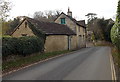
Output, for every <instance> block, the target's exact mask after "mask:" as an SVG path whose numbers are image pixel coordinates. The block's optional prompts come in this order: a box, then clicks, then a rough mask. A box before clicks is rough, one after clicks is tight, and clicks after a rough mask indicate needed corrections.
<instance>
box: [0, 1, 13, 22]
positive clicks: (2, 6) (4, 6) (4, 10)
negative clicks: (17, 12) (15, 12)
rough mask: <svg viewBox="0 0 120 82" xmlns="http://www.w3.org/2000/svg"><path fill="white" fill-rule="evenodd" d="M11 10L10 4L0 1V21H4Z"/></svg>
mask: <svg viewBox="0 0 120 82" xmlns="http://www.w3.org/2000/svg"><path fill="white" fill-rule="evenodd" d="M10 10H11V2H9V1H6V0H0V19H2V20H6V18H7V17H8V16H9V12H10Z"/></svg>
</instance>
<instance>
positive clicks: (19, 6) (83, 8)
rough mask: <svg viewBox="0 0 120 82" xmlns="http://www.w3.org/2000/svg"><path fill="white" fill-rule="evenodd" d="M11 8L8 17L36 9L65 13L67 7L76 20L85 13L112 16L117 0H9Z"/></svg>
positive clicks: (81, 17)
mask: <svg viewBox="0 0 120 82" xmlns="http://www.w3.org/2000/svg"><path fill="white" fill-rule="evenodd" d="M9 1H10V2H12V10H11V11H10V17H9V18H11V19H12V18H15V17H17V16H29V17H33V14H34V12H36V11H45V10H62V11H63V12H64V13H66V14H67V10H68V7H69V8H70V10H71V11H72V15H73V17H75V18H76V19H77V20H84V19H87V17H85V15H86V14H87V13H96V14H97V17H100V18H102V17H104V18H106V19H109V18H112V19H113V18H114V17H115V15H116V11H117V3H118V0H9Z"/></svg>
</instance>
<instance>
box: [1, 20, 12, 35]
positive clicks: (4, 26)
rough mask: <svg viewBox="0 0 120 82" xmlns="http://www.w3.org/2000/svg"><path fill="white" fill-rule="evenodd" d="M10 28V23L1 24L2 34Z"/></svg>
mask: <svg viewBox="0 0 120 82" xmlns="http://www.w3.org/2000/svg"><path fill="white" fill-rule="evenodd" d="M9 28H10V22H9V21H3V22H2V34H3V35H4V34H6V32H7V31H8V30H9Z"/></svg>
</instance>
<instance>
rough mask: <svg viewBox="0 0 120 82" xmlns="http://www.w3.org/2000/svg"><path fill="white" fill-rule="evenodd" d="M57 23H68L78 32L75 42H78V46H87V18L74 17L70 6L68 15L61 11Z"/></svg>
mask: <svg viewBox="0 0 120 82" xmlns="http://www.w3.org/2000/svg"><path fill="white" fill-rule="evenodd" d="M55 23H58V24H62V25H67V26H68V27H69V28H70V29H71V30H72V31H74V32H75V33H76V38H77V40H76V41H74V43H76V44H77V48H81V47H85V46H86V40H85V39H86V26H85V20H80V21H77V20H75V19H74V18H73V17H72V12H71V11H70V9H69V8H68V12H67V15H66V14H65V13H63V12H62V13H61V14H60V15H59V16H58V17H57V18H56V19H55Z"/></svg>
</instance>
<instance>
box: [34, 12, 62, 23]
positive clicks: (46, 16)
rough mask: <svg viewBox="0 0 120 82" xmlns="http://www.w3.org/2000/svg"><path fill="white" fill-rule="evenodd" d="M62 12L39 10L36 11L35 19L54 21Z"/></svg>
mask: <svg viewBox="0 0 120 82" xmlns="http://www.w3.org/2000/svg"><path fill="white" fill-rule="evenodd" d="M60 14H61V10H55V11H52V10H46V11H44V12H41V11H38V12H35V13H34V19H37V20H39V21H44V22H54V20H55V19H56V18H57V17H58V16H59V15H60Z"/></svg>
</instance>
